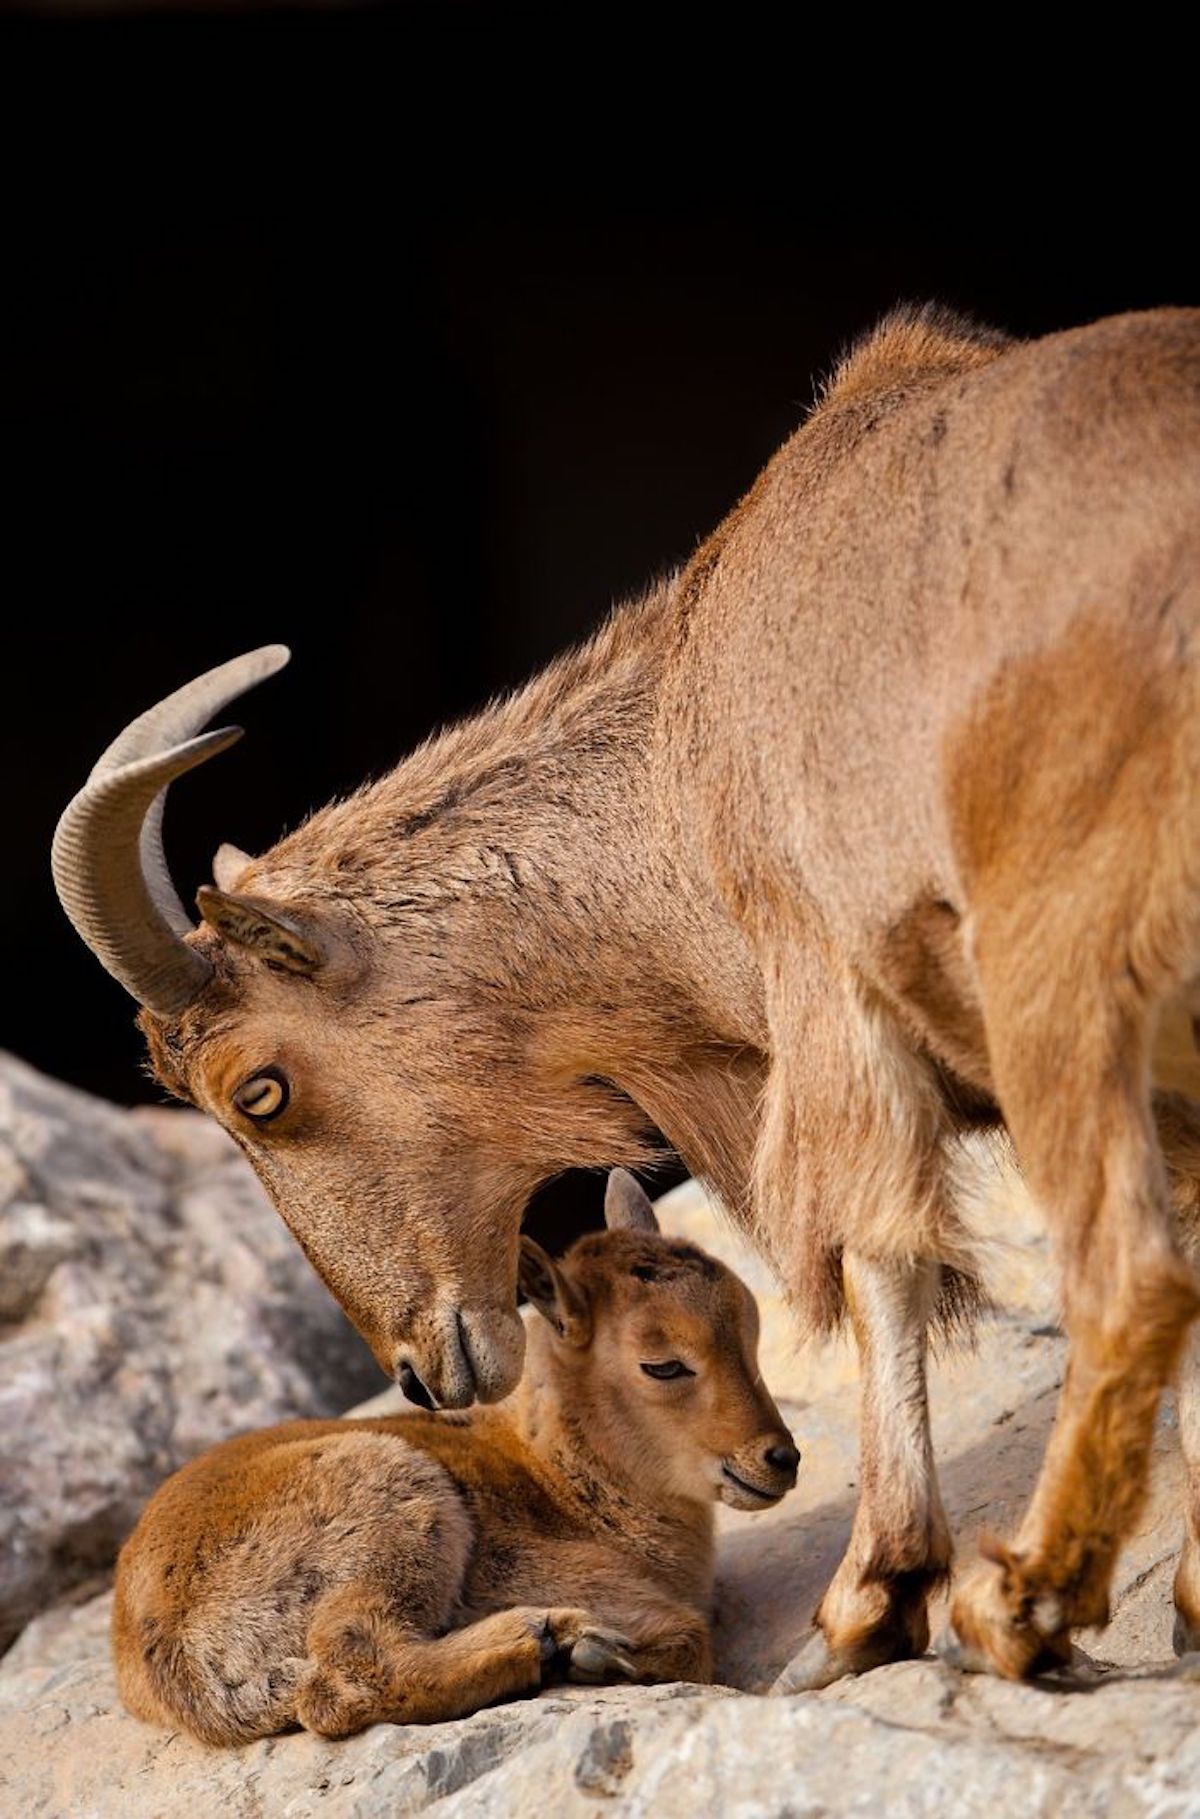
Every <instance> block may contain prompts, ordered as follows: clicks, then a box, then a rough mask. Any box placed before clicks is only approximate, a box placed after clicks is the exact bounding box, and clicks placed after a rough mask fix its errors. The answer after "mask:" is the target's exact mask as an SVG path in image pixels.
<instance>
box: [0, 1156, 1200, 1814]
mask: <svg viewBox="0 0 1200 1819" xmlns="http://www.w3.org/2000/svg"><path fill="white" fill-rule="evenodd" d="M666 1206H667V1212H666V1214H665V1219H666V1222H667V1223H668V1224H669V1225H670V1226H671V1228H672V1229H675V1230H677V1231H680V1232H687V1233H688V1234H690V1235H691V1236H693V1237H695V1238H697V1239H698V1240H700V1241H701V1242H703V1243H705V1244H706V1245H707V1246H708V1247H709V1248H711V1249H714V1250H717V1251H719V1252H721V1253H722V1254H724V1255H725V1256H726V1257H727V1258H728V1259H729V1260H730V1261H731V1262H733V1263H734V1264H735V1265H736V1266H737V1267H738V1268H740V1269H741V1270H742V1271H743V1272H744V1273H745V1274H746V1275H747V1276H748V1277H749V1278H750V1279H751V1280H753V1282H754V1286H755V1288H756V1290H757V1292H758V1294H759V1299H760V1304H761V1305H762V1308H763V1312H764V1346H763V1355H764V1361H765V1374H766V1376H767V1379H768V1382H769V1383H770V1384H771V1386H772V1388H773V1389H774V1390H775V1391H776V1393H777V1394H778V1396H779V1399H780V1401H781V1403H782V1404H783V1406H784V1408H785V1410H786V1412H787V1414H788V1417H789V1419H790V1420H791V1421H792V1423H793V1426H794V1428H795V1431H796V1434H797V1437H798V1439H799V1441H800V1444H801V1445H802V1447H803V1449H804V1454H805V1458H804V1464H803V1465H802V1467H801V1476H800V1488H799V1489H798V1491H797V1492H796V1493H795V1495H794V1496H793V1497H791V1498H789V1499H788V1500H787V1501H786V1502H785V1503H784V1505H783V1506H782V1507H781V1508H780V1509H779V1510H776V1511H772V1512H770V1513H769V1514H767V1515H764V1516H757V1517H752V1516H748V1515H739V1514H738V1513H736V1512H732V1511H722V1512H721V1520H722V1529H723V1535H722V1546H721V1581H722V1583H721V1596H720V1607H719V1615H718V1659H719V1667H720V1671H721V1673H722V1675H723V1676H724V1678H725V1679H726V1680H727V1681H728V1682H730V1683H731V1685H732V1686H735V1687H740V1688H744V1689H748V1690H749V1691H750V1692H751V1693H754V1692H755V1691H756V1690H757V1689H760V1688H761V1687H762V1686H764V1685H765V1684H766V1683H768V1682H769V1680H770V1679H771V1678H772V1677H773V1676H774V1674H775V1673H776V1672H777V1670H778V1669H779V1667H781V1666H782V1664H783V1662H784V1661H785V1660H786V1659H787V1657H788V1656H789V1654H790V1653H791V1652H792V1650H793V1649H794V1648H795V1647H796V1645H797V1644H798V1643H799V1641H800V1640H801V1639H802V1637H803V1636H804V1634H805V1633H806V1630H807V1624H808V1619H809V1615H810V1612H811V1610H812V1607H813V1605H814V1603H815V1602H816V1599H817V1597H818V1595H819V1593H820V1589H821V1587H822V1585H823V1583H824V1581H825V1580H826V1579H827V1578H828V1576H829V1574H830V1572H831V1571H832V1570H833V1567H834V1565H835V1564H836V1560H837V1557H838V1553H839V1550H840V1548H841V1547H842V1545H843V1544H844V1541H845V1538H846V1535H847V1532H848V1529H849V1524H850V1518H851V1513H852V1509H853V1501H854V1494H855V1484H854V1480H855V1477H856V1465H855V1420H854V1397H855V1386H854V1377H855V1372H854V1366H853V1359H852V1355H851V1353H850V1352H849V1350H848V1349H845V1348H842V1347H840V1346H835V1347H830V1348H828V1349H827V1350H825V1351H824V1352H822V1353H820V1354H814V1353H812V1352H803V1353H798V1352H797V1351H796V1350H795V1348H794V1346H793V1342H792V1339H791V1336H790V1333H789V1330H788V1326H787V1323H786V1314H785V1312H784V1310H783V1307H782V1303H781V1301H780V1299H779V1297H778V1295H777V1294H776V1292H775V1290H774V1288H773V1285H772V1284H771V1282H770V1279H769V1277H767V1276H766V1274H765V1273H764V1272H763V1270H762V1268H761V1266H760V1265H758V1264H756V1263H755V1262H754V1260H753V1259H751V1258H749V1257H748V1256H747V1255H746V1253H745V1252H744V1251H743V1250H742V1249H741V1246H740V1244H739V1242H738V1241H737V1240H736V1238H734V1237H733V1236H732V1235H731V1234H730V1233H729V1232H728V1231H727V1230H726V1229H725V1228H724V1227H723V1226H722V1225H721V1224H720V1223H719V1222H718V1221H717V1220H716V1219H715V1218H714V1216H713V1214H712V1211H711V1209H710V1208H709V1207H708V1206H707V1204H706V1203H705V1201H704V1199H703V1196H702V1195H700V1194H699V1193H698V1191H697V1190H696V1189H695V1188H692V1187H689V1188H684V1189H681V1190H679V1192H678V1193H677V1194H675V1195H673V1196H670V1197H669V1200H668V1202H667V1203H666ZM986 1213H987V1220H988V1223H989V1225H990V1228H991V1229H992V1231H993V1232H995V1233H997V1234H999V1235H1003V1236H1005V1237H1007V1238H1009V1239H1011V1240H1013V1241H1015V1242H1014V1243H1013V1244H1012V1246H1011V1247H1010V1248H1009V1249H1007V1250H1000V1251H998V1252H997V1257H996V1268H995V1272H994V1275H995V1281H996V1286H997V1290H998V1292H999V1293H1001V1294H1002V1295H1003V1298H1004V1301H1005V1304H1006V1310H1007V1311H1006V1312H1005V1313H1004V1314H1003V1315H1002V1316H999V1317H997V1318H996V1319H995V1320H993V1321H991V1322H989V1323H988V1324H987V1326H986V1327H985V1328H984V1329H983V1331H982V1332H981V1334H980V1339H979V1344H978V1346H977V1348H976V1350H975V1351H974V1352H973V1353H966V1354H963V1355H960V1356H956V1357H952V1358H949V1359H947V1360H945V1361H944V1362H943V1363H942V1364H941V1365H940V1366H939V1367H938V1368H937V1370H936V1371H935V1377H934V1420H935V1433H936V1437H937V1444H938V1452H939V1457H940V1459H941V1462H942V1476H943V1484H944V1488H945V1493H946V1501H947V1506H948V1508H949V1511H950V1515H951V1519H952V1522H953V1523H954V1526H955V1529H956V1532H957V1534H958V1536H959V1542H960V1547H961V1548H962V1550H963V1551H964V1552H969V1550H970V1546H971V1542H972V1538H973V1536H974V1535H975V1533H976V1532H977V1531H978V1529H979V1528H981V1527H983V1526H990V1527H996V1528H1003V1527H1004V1526H1005V1524H1006V1523H1007V1522H1008V1521H1009V1520H1010V1518H1011V1517H1012V1516H1013V1515H1014V1514H1015V1512H1016V1510H1017V1509H1018V1508H1019V1506H1020V1504H1021V1502H1022V1500H1023V1498H1024V1497H1025V1495H1026V1494H1027V1492H1028V1489H1029V1486H1030V1484H1031V1482H1032V1479H1033V1475H1034V1473H1035V1471H1036V1467H1037V1462H1038V1458H1039V1456H1040V1452H1041V1448H1042V1445H1043V1443H1044V1440H1045V1436H1046V1433H1047V1430H1048V1427H1049V1423H1050V1419H1051V1415H1052V1412H1053V1406H1054V1391H1055V1389H1056V1388H1057V1385H1058V1381H1059V1378H1060V1376H1061V1371H1062V1363H1063V1343H1062V1339H1061V1337H1060V1335H1059V1333H1058V1330H1057V1326H1056V1324H1055V1320H1054V1298H1053V1288H1052V1284H1051V1280H1050V1273H1049V1270H1048V1268H1047V1263H1046V1253H1045V1247H1044V1242H1043V1240H1042V1238H1041V1235H1040V1233H1039V1231H1038V1229H1037V1224H1036V1220H1035V1219H1034V1218H1033V1216H1032V1213H1031V1211H1030V1209H1029V1208H1028V1206H1027V1205H1026V1204H1025V1203H1024V1201H1023V1200H1022V1199H1021V1198H1020V1196H1019V1195H1016V1196H1014V1195H1013V1194H1012V1193H1011V1192H1005V1193H1004V1194H1000V1195H994V1196H993V1198H992V1200H991V1202H990V1204H989V1206H988V1207H987V1209H986ZM390 1400H391V1392H389V1393H388V1394H387V1395H386V1396H384V1397H382V1398H379V1399H377V1402H376V1404H373V1405H372V1406H387V1405H388V1404H389V1402H390ZM1174 1438H1175V1436H1174V1424H1173V1416H1172V1412H1171V1410H1170V1409H1167V1410H1166V1411H1164V1416H1163V1420H1162V1423H1161V1425H1160V1433H1159V1442H1158V1449H1157V1457H1156V1475H1155V1486H1154V1493H1153V1496H1152V1499H1151V1502H1150V1505H1149V1507H1148V1509H1147V1512H1146V1516H1145V1519H1144V1521H1143V1523H1142V1525H1141V1527H1140V1529H1139V1532H1138V1534H1137V1535H1136V1536H1135V1537H1134V1539H1133V1541H1132V1542H1131V1544H1130V1546H1129V1548H1128V1549H1127V1551H1126V1554H1125V1556H1124V1558H1123V1561H1122V1565H1121V1571H1120V1575H1119V1579H1118V1595H1117V1600H1116V1612H1115V1619H1114V1622H1113V1624H1112V1625H1111V1626H1110V1628H1109V1629H1108V1630H1107V1631H1105V1632H1104V1633H1103V1634H1102V1635H1098V1636H1095V1637H1091V1638H1087V1639H1086V1640H1087V1643H1088V1647H1089V1648H1090V1649H1091V1651H1092V1652H1093V1654H1094V1655H1095V1656H1097V1657H1099V1658H1102V1659H1103V1660H1105V1661H1108V1662H1114V1663H1135V1662H1136V1663H1139V1664H1141V1665H1140V1666H1139V1668H1138V1670H1137V1672H1136V1674H1134V1675H1130V1673H1129V1672H1128V1671H1125V1672H1122V1671H1121V1670H1120V1669H1116V1670H1112V1671H1110V1672H1108V1673H1107V1674H1106V1675H1102V1676H1098V1677H1097V1678H1098V1681H1099V1683H1098V1684H1096V1685H1093V1686H1090V1687H1089V1688H1087V1689H1085V1688H1084V1687H1083V1686H1082V1685H1080V1686H1078V1687H1077V1688H1070V1687H1064V1686H1061V1685H1059V1686H1055V1687H1053V1688H1051V1687H1047V1686H1037V1687H1015V1686H1008V1685H1004V1684H1001V1683H999V1682H995V1681H990V1680H976V1679H961V1678H959V1677H957V1676H955V1675H953V1674H951V1673H950V1672H948V1671H947V1670H945V1669H943V1668H942V1667H941V1666H940V1665H939V1664H937V1663H936V1662H933V1661H923V1662H913V1663H908V1664H905V1665H903V1666H899V1667H894V1668H884V1669H881V1670H879V1671H878V1672H877V1673H874V1674H869V1675H866V1676H864V1677H863V1678H862V1679H859V1680H854V1681H848V1682H845V1683H843V1684H842V1685H840V1686H836V1687H832V1688H830V1689H828V1691H826V1692H824V1693H822V1694H818V1695H807V1696H804V1697H800V1698H793V1699H787V1700H781V1699H768V1698H762V1697H753V1696H751V1697H746V1696H744V1695H743V1694H740V1693H737V1692H732V1691H729V1690H727V1689H712V1688H707V1689H693V1688H679V1687H670V1688H655V1689H651V1690H641V1689H637V1690H629V1689H610V1690H606V1691H604V1692H598V1693H597V1692H584V1691H582V1690H579V1691H568V1692H562V1691H556V1692H553V1693H549V1694H546V1695H544V1696H543V1697H542V1698H540V1699H536V1700H531V1701H526V1702H523V1703H519V1704H513V1705H507V1706H502V1707H498V1708H496V1709H495V1710H492V1711H487V1712H480V1713H478V1714H476V1716H475V1717H473V1718H470V1719H467V1720H464V1721H462V1722H461V1723H457V1724H447V1725H439V1726H435V1727H430V1728H428V1729H420V1728H416V1727H413V1728H408V1729H404V1728H398V1727H392V1726H384V1725H380V1726H377V1727H375V1729H373V1730H371V1731H369V1732H367V1733H365V1734H364V1735H363V1736H361V1737H358V1738H354V1739H352V1740H350V1741H349V1742H347V1743H344V1744H337V1745H331V1744H326V1743H322V1742H319V1741H318V1740H317V1739H315V1738H312V1737H309V1736H304V1735H293V1736H287V1737H281V1738H276V1739H273V1740H271V1741H270V1742H267V1743H262V1744H256V1745H253V1746H251V1747H249V1748H247V1749H243V1750H237V1751H223V1752H218V1751H211V1750H208V1749H205V1748H203V1747H202V1746H201V1745H199V1744H195V1743H192V1742H191V1741H190V1740H189V1739H187V1738H186V1737H183V1736H180V1735H178V1734H175V1733H167V1732H161V1731H156V1730H153V1729H151V1728H150V1727H148V1726H145V1725H141V1724H138V1723H137V1722H136V1721H134V1720H133V1719H130V1718H127V1717H125V1716H124V1715H123V1714H122V1712H121V1711H120V1708H119V1706H118V1704H117V1700H116V1693H115V1688H114V1685H113V1679H112V1673H111V1669H110V1667H109V1663H108V1645H107V1619H108V1604H109V1600H108V1598H107V1597H100V1598H96V1599H93V1600H92V1601H91V1602H89V1603H87V1604H82V1605H79V1606H77V1607H74V1608H68V1609H58V1610H53V1611H50V1612H48V1613H47V1614H46V1615H44V1616H43V1617H41V1618H40V1619H39V1620H38V1621H37V1622H35V1623H33V1624H31V1625H30V1626H29V1628H28V1629H27V1630H26V1632H25V1633H24V1634H23V1635H22V1637H21V1638H20V1640H19V1641H18V1642H17V1644H16V1645H15V1647H14V1648H13V1649H12V1650H11V1652H10V1653H9V1655H8V1657H7V1658H6V1660H5V1661H4V1662H3V1664H0V1813H3V1814H5V1815H7V1814H8V1813H9V1812H10V1811H11V1812H13V1813H20V1814H21V1815H23V1816H24V1815H31V1816H32V1815H53V1816H54V1819H58V1816H59V1815H63V1816H66V1815H71V1816H72V1819H74V1815H78V1814H88V1815H95V1816H96V1819H108V1816H111V1819H117V1816H118V1815H119V1816H120V1819H127V1816H129V1815H135V1816H138V1815H143V1814H144V1815H147V1816H149V1815H154V1816H155V1819H157V1816H158V1815H164V1816H166V1815H173V1814H187V1815H195V1814H196V1813H205V1814H207V1813H209V1812H221V1813H228V1814H230V1815H233V1816H234V1819H243V1816H244V1819H259V1816H260V1815H265V1816H267V1819H274V1816H275V1815H281V1816H285V1819H306V1816H307V1815H310V1814H311V1815H321V1816H323V1819H351V1816H354V1819H369V1816H370V1819H374V1816H379V1819H382V1816H383V1815H385V1814H386V1815H389V1816H390V1815H402V1814H406V1813H415V1812H422V1811H425V1810H432V1811H434V1812H436V1813H439V1814H447V1815H450V1814H454V1815H457V1814H463V1815H480V1819H488V1816H491V1815H497V1816H498V1815H512V1816H514V1819H515V1816H516V1815H527V1814H529V1813H530V1812H543V1811H544V1812H547V1813H551V1812H552V1813H554V1814H555V1815H558V1814H566V1815H572V1814H580V1815H583V1814H590V1815H594V1814H597V1813H600V1812H605V1811H608V1812H621V1813H629V1814H637V1815H640V1814H645V1815H647V1816H649V1815H654V1816H655V1819H659V1816H663V1819H673V1816H674V1815H676V1814H678V1815H680V1819H683V1816H684V1815H687V1816H689V1819H691V1816H692V1815H696V1814H720V1815H721V1816H722V1819H726V1816H727V1815H729V1816H744V1819H766V1816H769V1815H780V1819H782V1816H783V1815H788V1816H789V1819H820V1815H823V1814H826V1813H828V1814H843V1813H847V1814H848V1813H861V1814H871V1815H874V1814H877V1813H887V1814H888V1815H889V1816H890V1815H906V1814H914V1815H915V1814H931V1815H932V1814H937V1815H939V1816H941V1815H945V1814H954V1815H956V1816H957V1815H965V1816H968V1819H970V1816H973V1815H980V1816H981V1819H982V1816H983V1815H987V1819H994V1816H995V1815H999V1814H1004V1815H1010V1814H1013V1815H1016V1814H1021V1815H1024V1814H1037V1815H1046V1816H1047V1819H1049V1816H1050V1815H1055V1816H1057V1815H1065V1816H1071V1815H1076V1814H1078V1815H1080V1816H1083V1815H1088V1816H1092V1815H1112V1816H1113V1819H1124V1816H1129V1819H1132V1816H1134V1815H1143V1814H1144V1815H1147V1816H1149V1815H1154V1819H1176V1816H1177V1815H1200V1683H1197V1682H1196V1681H1195V1680H1194V1679H1188V1678H1186V1677H1183V1676H1180V1675H1178V1674H1176V1673H1175V1672H1174V1664H1168V1655H1169V1637H1170V1624H1171V1616H1170V1582H1171V1573H1172V1571H1173V1563H1174V1552H1175V1548H1176V1545H1177V1542H1178V1534H1179V1519H1180V1518H1179V1512H1180V1498H1181V1494H1182V1483H1181V1475H1180V1471H1179V1466H1178V1463H1177V1460H1176V1457H1175V1446H1174Z"/></svg>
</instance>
